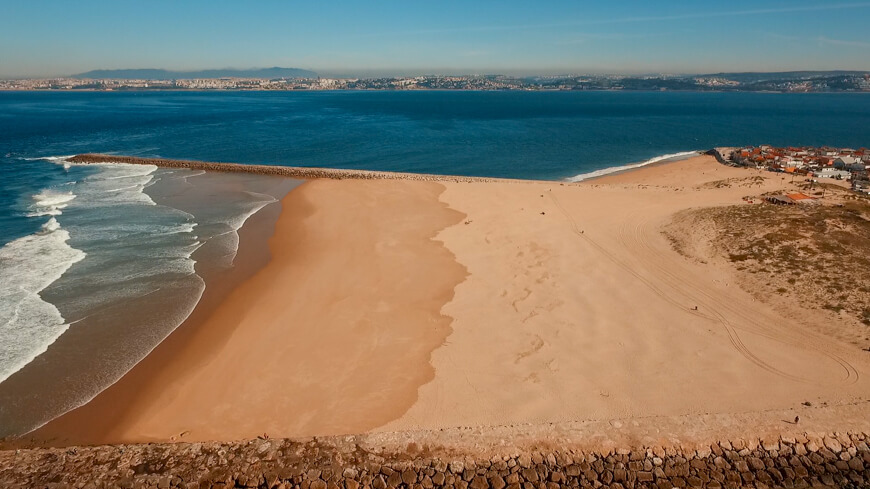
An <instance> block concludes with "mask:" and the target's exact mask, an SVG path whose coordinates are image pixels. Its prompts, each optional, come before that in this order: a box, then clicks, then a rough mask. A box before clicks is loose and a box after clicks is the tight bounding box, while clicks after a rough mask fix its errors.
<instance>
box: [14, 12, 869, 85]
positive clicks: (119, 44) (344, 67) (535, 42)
mask: <svg viewBox="0 0 870 489" xmlns="http://www.w3.org/2000/svg"><path fill="white" fill-rule="evenodd" d="M271 66H281V67H298V68H306V69H311V70H314V71H317V72H318V73H320V74H321V75H322V76H379V75H417V74H481V73H505V74H565V73H715V72H722V71H787V70H833V69H848V70H870V1H866V2H848V1H844V2H839V1H837V0H828V1H820V0H788V1H784V0H766V1H765V0H756V1H747V0H731V1H728V2H723V1H718V0H717V1H710V0H691V1H689V0H654V1H650V0H607V1H604V0H595V1H586V0H573V1H572V0H548V1H546V2H537V1H534V0H522V1H515V0H498V1H490V0H477V1H474V0H458V1H455V0H438V1H428V2H424V1H420V0H403V1H379V0H368V1H347V0H331V1H328V2H326V1H323V2H321V1H316V0H315V1H311V0H308V1H297V0H257V1H244V0H233V1H223V0H209V1H202V0H171V1H168V0H149V1H140V0H76V1H71V0H0V78H15V77H41V76H62V75H69V74H74V73H81V72H85V71H89V70H92V69H121V68H165V69H170V70H196V69H207V68H253V67H271Z"/></svg>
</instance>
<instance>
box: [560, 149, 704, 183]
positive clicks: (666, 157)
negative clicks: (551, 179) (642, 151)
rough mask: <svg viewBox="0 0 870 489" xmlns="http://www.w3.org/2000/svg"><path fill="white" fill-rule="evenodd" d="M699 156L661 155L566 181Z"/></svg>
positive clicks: (681, 154) (685, 153)
mask: <svg viewBox="0 0 870 489" xmlns="http://www.w3.org/2000/svg"><path fill="white" fill-rule="evenodd" d="M697 154H699V152H698V151H685V152H682V153H674V154H669V155H661V156H656V157H655V158H650V159H648V160H646V161H642V162H640V163H632V164H630V165H623V166H612V167H610V168H602V169H601V170H595V171H593V172H589V173H581V174H580V175H575V176H573V177H569V178H567V179H566V180H567V181H569V182H580V181H583V180H588V179H590V178H596V177H602V176H604V175H609V174H611V173H617V172H621V171H625V170H633V169H635V168H640V167H643V166H647V165H652V164H653V163H659V162H661V161H665V160H678V159H684V158H688V157H690V156H694V155H697Z"/></svg>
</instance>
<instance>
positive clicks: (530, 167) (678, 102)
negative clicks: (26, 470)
mask: <svg viewBox="0 0 870 489" xmlns="http://www.w3.org/2000/svg"><path fill="white" fill-rule="evenodd" d="M868 128H870V95H866V94H761V93H687V92H650V93H643V92H450V91H448V92H441V91H432V92H277V93H270V92H116V93H112V92H86V93H69V92H56V93H55V92H46V93H36V92H5V93H0V398H2V397H3V392H2V391H3V387H4V385H3V384H4V379H6V378H8V377H10V376H11V375H13V374H15V372H17V371H18V370H20V369H21V368H22V367H23V366H25V365H27V364H28V363H29V362H32V361H33V360H34V358H36V357H37V356H39V354H40V353H41V352H43V351H45V349H46V348H47V347H48V346H49V345H51V344H52V342H54V341H56V339H57V338H58V337H60V336H61V335H63V334H65V332H66V331H68V330H69V329H71V328H76V324H77V323H76V322H75V321H79V320H83V319H84V318H88V317H89V315H90V313H91V312H92V311H96V310H105V309H107V308H110V306H111V304H109V302H107V301H113V300H114V301H115V302H116V303H117V302H118V301H122V300H123V299H124V298H125V297H133V296H137V295H141V294H146V293H150V292H148V291H149V290H150V289H149V288H148V287H150V286H153V284H154V283H158V282H159V283H162V284H167V283H169V279H171V280H173V282H172V283H174V284H175V285H176V286H177V287H178V288H179V290H182V289H183V290H185V291H186V292H185V294H187V296H189V297H192V298H194V299H195V298H196V297H198V296H197V294H201V293H202V290H201V288H202V284H201V281H197V276H196V274H195V273H193V268H192V267H193V260H192V258H191V254H192V252H193V250H195V249H196V248H197V247H198V246H201V245H202V243H203V241H205V240H208V239H213V238H215V237H219V236H225V235H226V233H231V234H232V231H233V230H234V229H237V226H238V225H240V224H241V223H242V222H244V219H245V218H246V217H247V216H249V215H250V213H251V212H254V211H256V209H259V208H262V207H263V205H266V204H267V203H268V202H270V199H272V200H274V197H276V196H274V195H273V196H269V195H264V194H262V193H260V194H252V195H249V196H244V197H240V198H239V199H236V200H234V201H233V202H232V203H227V204H226V205H225V206H223V207H222V206H220V205H218V206H215V207H214V208H212V209H208V210H204V209H198V210H197V211H196V212H194V211H193V210H192V209H188V210H184V209H182V208H180V207H173V206H172V205H169V204H167V203H166V202H163V203H158V202H155V199H154V198H152V197H153V195H150V194H149V192H150V193H151V194H153V193H154V192H153V190H154V189H156V187H154V185H155V184H158V183H159V182H163V183H164V184H169V185H170V186H172V185H175V186H176V187H178V188H182V184H181V183H179V182H180V181H182V180H183V181H184V182H187V181H188V180H190V181H195V178H197V176H196V175H194V174H191V173H189V172H188V173H185V172H184V171H169V170H160V169H156V168H151V167H132V166H129V165H95V166H79V165H70V164H65V162H64V161H63V159H62V158H59V157H61V156H63V155H73V154H77V153H84V152H102V153H117V154H124V155H135V156H155V157H157V156H159V157H167V158H185V159H197V160H209V161H224V162H236V163H251V164H253V163H257V164H263V163H265V164H277V165H292V166H324V167H334V168H355V169H370V170H393V171H408V172H422V173H440V174H456V175H476V176H493V177H513V178H530V179H570V178H572V177H575V176H577V175H580V174H587V173H591V172H595V171H598V170H601V169H603V168H608V167H614V166H622V165H628V164H633V163H638V162H644V161H648V160H650V159H653V158H656V157H660V156H661V155H669V154H677V153H682V152H687V151H693V150H704V149H709V148H711V147H714V146H736V145H747V144H763V143H768V144H774V145H830V146H849V147H861V146H867V145H870V130H868ZM172 182H175V183H172ZM184 185H186V183H184ZM149 189H151V190H149ZM157 200H159V199H157ZM170 200H171V199H170ZM216 209H217V210H216ZM220 239H223V238H220ZM236 244H237V243H236ZM233 245H234V243H230V244H229V245H228V246H230V247H232V246H233ZM228 253H229V255H230V256H231V255H232V252H231V251H230V252H228ZM230 261H231V260H230ZM149 277H152V278H154V280H152V281H151V282H149ZM193 303H195V300H193ZM190 304H191V301H188V302H187V303H185V304H181V303H179V304H178V305H177V309H178V311H177V313H176V314H175V315H174V316H173V318H175V319H172V318H170V319H167V318H163V317H162V318H160V319H158V317H157V316H155V317H154V321H155V322H157V321H158V320H159V321H164V322H169V323H172V322H173V321H175V322H177V321H178V319H177V318H180V317H183V316H184V314H185V311H188V310H189V308H190ZM188 312H189V311H188ZM171 326H172V325H171V324H170V325H169V326H166V327H162V329H161V331H164V332H165V331H169V330H171ZM161 334H162V333H161ZM158 336H159V335H158ZM149 341H152V342H154V341H159V338H158V339H156V340H149ZM151 347H153V345H151ZM95 385H96V384H95ZM93 388H94V387H91V389H92V390H93ZM7 405H8V402H7ZM24 409H25V408H21V409H19V411H23V410H24ZM58 409H61V408H60V407H59V408H58ZM9 412H10V411H4V407H3V406H0V434H2V433H3V432H4V426H3V423H4V418H3V416H4V413H5V414H6V415H9ZM6 431H7V432H8V431H9V430H6Z"/></svg>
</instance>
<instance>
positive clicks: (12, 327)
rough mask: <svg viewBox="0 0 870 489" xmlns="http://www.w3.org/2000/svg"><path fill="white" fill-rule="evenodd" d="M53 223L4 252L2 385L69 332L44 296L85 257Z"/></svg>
mask: <svg viewBox="0 0 870 489" xmlns="http://www.w3.org/2000/svg"><path fill="white" fill-rule="evenodd" d="M68 240H69V233H68V232H67V231H65V230H63V229H61V228H60V224H59V223H58V222H57V220H56V219H55V218H54V217H52V218H51V219H49V220H48V222H46V223H45V224H44V225H43V226H42V229H40V231H38V232H36V233H34V234H31V235H29V236H25V237H23V238H19V239H16V240H14V241H10V242H9V243H6V245H4V246H3V247H2V248H0V345H3V348H2V349H0V382H2V381H3V380H5V379H6V378H8V377H9V376H10V375H12V374H13V373H14V372H16V371H18V370H19V369H21V368H22V367H23V366H24V365H27V364H28V363H30V362H31V361H33V359H34V358H36V357H37V356H38V355H40V354H41V353H43V352H44V351H45V350H46V349H48V347H49V345H51V344H52V343H54V341H55V340H56V339H57V338H58V337H59V336H60V335H61V334H63V332H64V331H66V330H67V328H68V327H69V325H68V324H67V323H66V322H65V321H64V318H63V317H62V316H61V314H60V312H59V311H58V310H57V308H56V307H55V306H53V305H52V304H49V303H48V302H45V301H44V300H42V298H41V297H40V295H39V293H40V292H41V291H42V290H44V289H45V288H46V287H48V286H49V285H50V284H51V283H52V282H54V281H55V280H57V279H59V278H60V277H61V276H62V275H63V274H64V273H65V272H66V271H67V270H69V268H70V267H71V266H72V265H73V264H75V263H76V262H79V261H81V260H82V259H83V258H84V257H85V253H84V252H83V251H81V250H77V249H75V248H73V247H71V246H69V244H67V241H68Z"/></svg>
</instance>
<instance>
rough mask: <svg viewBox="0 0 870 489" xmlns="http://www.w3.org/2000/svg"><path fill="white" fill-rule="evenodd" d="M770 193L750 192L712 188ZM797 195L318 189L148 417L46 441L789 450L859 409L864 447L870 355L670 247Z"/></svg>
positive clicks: (146, 385)
mask: <svg viewBox="0 0 870 489" xmlns="http://www.w3.org/2000/svg"><path fill="white" fill-rule="evenodd" d="M756 176H760V177H762V179H763V181H762V182H761V183H760V184H759V185H757V186H755V187H753V188H751V189H747V188H744V187H742V186H741V185H739V184H735V185H729V186H717V185H715V182H717V181H720V180H725V179H737V180H739V179H746V178H750V177H756ZM784 185H786V183H784V181H783V180H782V179H781V178H779V177H778V176H776V175H771V174H765V173H761V172H755V171H753V170H741V169H735V168H729V167H725V166H722V165H719V164H718V163H716V161H715V160H714V159H713V158H712V157H709V156H700V157H698V158H692V159H688V160H683V161H678V162H673V163H668V164H663V165H656V166H650V167H645V168H641V169H638V170H635V171H632V172H626V173H621V174H618V175H613V176H608V177H602V178H599V179H595V180H592V181H589V182H585V183H581V184H560V183H558V182H450V181H445V182H440V183H434V182H425V181H406V180H314V181H311V182H308V183H306V184H304V185H303V186H302V187H300V188H299V189H297V190H295V191H293V192H291V193H290V194H289V195H288V196H287V197H286V198H285V199H284V201H283V202H282V204H283V207H284V211H283V212H282V214H281V216H280V218H279V219H278V222H277V226H276V230H275V235H274V237H273V238H272V239H271V240H270V249H271V251H272V255H273V259H272V261H270V262H269V264H268V265H267V266H266V267H265V268H263V270H261V271H260V272H258V273H257V274H256V275H255V276H254V277H253V278H251V279H250V280H248V281H246V282H244V283H243V284H242V285H241V286H239V287H238V288H236V289H235V290H234V291H233V292H232V293H231V294H230V295H229V296H228V297H227V298H226V300H224V301H223V302H222V303H221V304H220V305H219V306H218V307H217V308H215V309H214V310H213V312H211V313H210V314H209V315H208V316H209V317H208V318H206V319H205V320H204V321H203V322H202V323H201V325H200V326H199V327H197V328H190V329H189V330H188V332H187V333H186V334H188V335H189V336H188V338H189V341H185V342H180V341H179V340H175V339H174V338H170V341H167V342H165V343H164V345H161V348H160V349H159V350H161V351H162V352H163V356H162V357H159V358H158V357H154V359H152V358H151V357H149V360H151V361H150V362H149V363H148V367H147V369H146V368H145V367H143V368H141V369H139V371H138V372H137V377H135V378H130V379H128V378H125V379H124V380H123V381H122V382H120V383H119V384H118V385H121V384H124V383H126V384H125V385H126V386H128V387H126V388H127V389H129V390H130V391H131V392H133V391H135V393H136V396H135V398H131V400H132V402H128V403H126V404H123V406H126V407H124V408H122V409H118V410H117V412H116V413H114V417H112V418H111V419H108V420H106V419H102V418H100V416H99V415H98V414H99V413H97V412H95V411H92V409H93V408H92V407H89V406H85V407H84V408H82V409H80V410H79V411H78V412H73V413H70V415H67V416H65V417H64V418H61V419H60V420H57V421H56V422H54V423H51V424H49V425H48V426H46V428H44V429H43V430H41V431H39V432H37V433H35V434H34V436H35V438H36V439H38V440H43V441H44V440H46V439H54V440H55V442H57V441H58V440H60V439H66V440H74V441H76V442H82V441H85V442H96V441H100V442H112V443H116V442H128V441H152V440H179V439H181V440H184V441H189V440H211V439H217V440H232V439H239V438H251V437H255V436H258V435H262V434H264V433H266V434H268V435H269V436H272V437H296V436H308V435H331V434H345V433H362V432H370V431H375V432H397V433H398V432H407V433H410V432H419V431H420V430H424V431H426V430H428V431H429V432H434V433H437V432H438V431H439V430H442V429H454V428H457V427H472V428H474V429H485V428H489V429H496V427H500V428H499V430H501V431H499V432H500V433H503V432H504V430H505V429H506V428H505V427H513V426H517V427H519V426H524V427H526V428H524V429H526V430H529V428H528V427H529V426H544V427H546V426H568V425H570V424H571V423H578V422H592V423H601V424H605V425H606V424H608V422H609V421H611V420H613V421H614V422H616V420H621V421H619V422H618V426H617V424H611V426H612V427H614V429H619V428H620V427H622V426H625V425H626V424H627V423H630V422H631V421H630V420H632V419H636V420H643V419H647V420H649V419H664V418H668V419H698V417H702V416H708V418H707V419H712V420H716V421H715V422H714V423H713V425H708V426H705V436H708V435H709V436H711V437H714V436H716V426H714V425H715V424H716V423H719V426H722V427H723V428H724V427H726V426H727V427H730V428H731V429H733V427H734V426H735V425H736V420H739V427H740V429H741V430H752V429H753V427H754V426H757V427H758V428H759V429H761V427H764V428H763V429H764V430H765V432H770V431H771V430H775V428H771V427H775V426H776V425H777V424H780V423H782V422H783V421H782V419H781V418H782V414H781V413H782V412H789V411H791V410H795V409H801V406H803V403H804V402H808V401H812V404H813V405H814V406H824V405H825V404H828V405H831V406H853V407H852V408H850V409H849V410H848V412H849V413H851V414H850V415H849V416H850V417H846V418H842V419H840V423H841V429H843V430H847V429H849V428H850V427H853V426H858V427H859V428H862V429H863V427H865V426H864V424H866V421H865V420H866V419H867V418H868V416H867V415H870V410H868V407H867V404H866V399H865V397H866V393H867V392H868V391H870V359H868V357H867V355H866V352H861V351H859V350H858V349H856V348H854V347H852V346H850V345H846V344H843V343H839V342H837V341H836V340H832V339H830V338H826V337H824V336H823V335H821V334H819V333H818V330H819V328H817V327H816V326H817V322H818V321H820V320H822V319H821V318H820V316H814V315H813V314H812V313H811V312H807V313H806V315H805V316H803V317H804V319H803V320H802V321H800V322H796V321H794V320H788V319H785V318H784V316H783V315H781V314H780V313H779V312H777V311H776V310H774V309H773V308H772V307H771V306H769V305H767V304H765V303H762V302H759V301H757V300H756V299H754V298H753V297H752V295H751V294H750V293H749V292H747V291H743V290H740V289H739V288H738V287H736V286H735V285H734V280H733V270H731V269H730V268H729V267H727V266H724V265H722V264H715V263H708V264H704V263H698V262H693V261H691V260H688V259H686V258H685V257H683V256H681V255H679V254H678V253H677V252H676V251H674V250H673V249H672V247H671V245H670V243H669V242H668V241H667V239H666V238H665V237H664V236H663V235H662V234H661V229H662V227H663V226H664V225H666V224H667V223H668V222H669V221H670V219H671V217H672V216H673V215H674V214H675V213H677V212H680V211H682V210H685V209H689V208H694V207H702V206H713V205H732V204H740V203H741V198H742V197H743V196H745V195H749V194H758V193H761V192H765V191H775V190H780V189H782V188H783V186H784ZM796 307H798V305H796ZM696 308H697V309H696ZM172 340H175V341H172ZM145 363H146V362H143V365H144V364H145ZM128 377H129V376H128ZM113 396H114V394H113V393H112V392H110V391H107V392H106V393H105V395H104V396H101V397H104V398H105V400H104V401H103V402H104V403H105V404H104V406H109V405H111V404H112V402H113V401H112V399H113ZM856 413H857V414H856ZM774 418H775V419H774ZM838 419H839V418H838ZM647 424H648V423H647ZM676 424H677V425H679V424H683V425H684V424H685V423H684V422H680V423H676ZM859 425H860V426H859ZM826 428H829V426H826ZM629 431H630V430H629ZM536 432H539V431H536ZM623 435H624V436H626V437H628V438H629V439H630V438H631V437H632V436H633V435H632V433H624V434H623ZM541 436H544V435H541ZM674 436H677V435H674Z"/></svg>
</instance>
